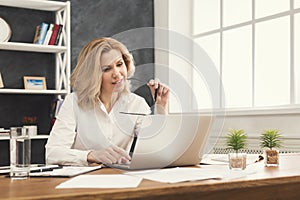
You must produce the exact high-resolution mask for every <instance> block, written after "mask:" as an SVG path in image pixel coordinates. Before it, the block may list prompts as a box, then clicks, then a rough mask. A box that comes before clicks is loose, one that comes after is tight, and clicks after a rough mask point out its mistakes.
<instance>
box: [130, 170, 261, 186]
mask: <svg viewBox="0 0 300 200" xmlns="http://www.w3.org/2000/svg"><path fill="white" fill-rule="evenodd" d="M254 173H256V171H255V170H253V169H246V170H241V171H232V170H229V169H225V170H218V169H206V168H194V167H193V168H190V167H182V168H180V167H177V168H168V169H156V170H142V171H133V172H125V173H124V174H127V175H132V176H137V177H141V178H145V179H149V180H152V181H158V182H163V183H179V182H185V181H198V180H207V179H223V180H230V179H237V178H242V177H245V176H248V175H251V174H254Z"/></svg>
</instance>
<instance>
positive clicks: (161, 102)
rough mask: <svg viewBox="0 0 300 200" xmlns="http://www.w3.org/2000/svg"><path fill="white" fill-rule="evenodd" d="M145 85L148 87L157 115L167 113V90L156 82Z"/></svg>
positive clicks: (152, 81)
mask: <svg viewBox="0 0 300 200" xmlns="http://www.w3.org/2000/svg"><path fill="white" fill-rule="evenodd" d="M147 85H148V86H149V88H150V90H151V93H152V96H153V98H154V100H155V104H156V110H157V113H158V114H167V113H168V101H169V93H170V90H169V88H168V87H167V86H166V85H165V84H163V83H160V82H159V81H158V80H153V79H152V80H150V81H149V82H148V83H147Z"/></svg>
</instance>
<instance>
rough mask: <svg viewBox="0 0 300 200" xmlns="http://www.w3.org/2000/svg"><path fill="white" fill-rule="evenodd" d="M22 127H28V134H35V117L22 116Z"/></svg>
mask: <svg viewBox="0 0 300 200" xmlns="http://www.w3.org/2000/svg"><path fill="white" fill-rule="evenodd" d="M21 122H22V124H23V127H25V128H28V131H29V135H30V136H36V135H37V117H30V116H25V117H23V118H22V121H21Z"/></svg>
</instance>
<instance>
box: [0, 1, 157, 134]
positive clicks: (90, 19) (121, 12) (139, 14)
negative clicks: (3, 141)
mask: <svg viewBox="0 0 300 200" xmlns="http://www.w3.org/2000/svg"><path fill="white" fill-rule="evenodd" d="M70 2H71V33H72V34H71V49H72V52H71V56H72V59H71V60H72V64H71V66H72V69H73V68H74V67H75V65H76V60H77V56H78V54H79V52H80V50H81V48H82V47H83V46H84V45H85V44H86V43H87V42H88V41H90V40H92V39H94V38H97V37H103V36H106V37H108V36H114V35H116V34H118V33H121V32H123V31H127V30H131V29H134V28H140V27H153V26H154V20H153V19H154V16H153V13H154V12H153V1H152V0H126V1H124V0H85V1H83V0H71V1H70ZM0 17H2V18H4V19H5V20H6V21H7V22H8V23H9V24H10V26H11V29H12V32H13V34H12V37H11V40H10V41H12V42H29V43H31V42H32V40H33V36H34V32H35V27H36V26H37V25H38V24H40V23H41V22H43V21H46V22H53V20H54V15H53V13H51V12H44V11H34V10H27V9H18V8H10V7H4V6H0ZM152 35H153V34H152ZM119 39H120V40H121V41H122V40H123V39H122V38H119ZM145 40H147V41H149V40H150V41H152V42H153V37H151V38H149V37H147V38H145ZM124 41H126V42H127V43H128V42H130V41H128V40H127V39H126V38H124ZM122 42H123V41H122ZM132 53H133V56H134V59H135V63H136V65H137V69H136V76H135V78H136V81H133V82H132V85H133V88H132V89H135V88H137V87H138V86H140V85H142V84H143V83H146V82H147V80H149V79H150V78H153V74H154V68H153V65H152V63H153V62H154V51H153V49H139V50H135V51H133V52H132ZM147 63H149V65H147V67H142V66H141V65H143V64H147ZM54 66H55V58H54V55H52V54H46V53H30V52H18V51H0V72H1V73H2V78H3V82H4V84H5V87H6V88H23V79H22V78H23V76H25V75H30V76H45V77H46V80H47V87H48V88H49V89H51V88H52V89H53V88H54V84H55V80H54V76H55V69H54ZM139 66H141V67H139ZM55 98H56V96H55V95H10V94H0V127H4V128H9V127H10V126H14V125H20V124H21V119H22V117H23V116H37V117H38V127H39V133H42V134H45V133H46V134H47V133H49V131H50V130H51V123H50V121H51V117H50V110H51V102H52V101H53V100H55Z"/></svg>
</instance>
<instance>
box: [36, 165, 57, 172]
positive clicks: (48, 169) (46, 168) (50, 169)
mask: <svg viewBox="0 0 300 200" xmlns="http://www.w3.org/2000/svg"><path fill="white" fill-rule="evenodd" d="M61 168H62V166H57V167H44V168H40V169H33V170H30V173H36V172H49V171H53V170H54V169H61Z"/></svg>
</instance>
